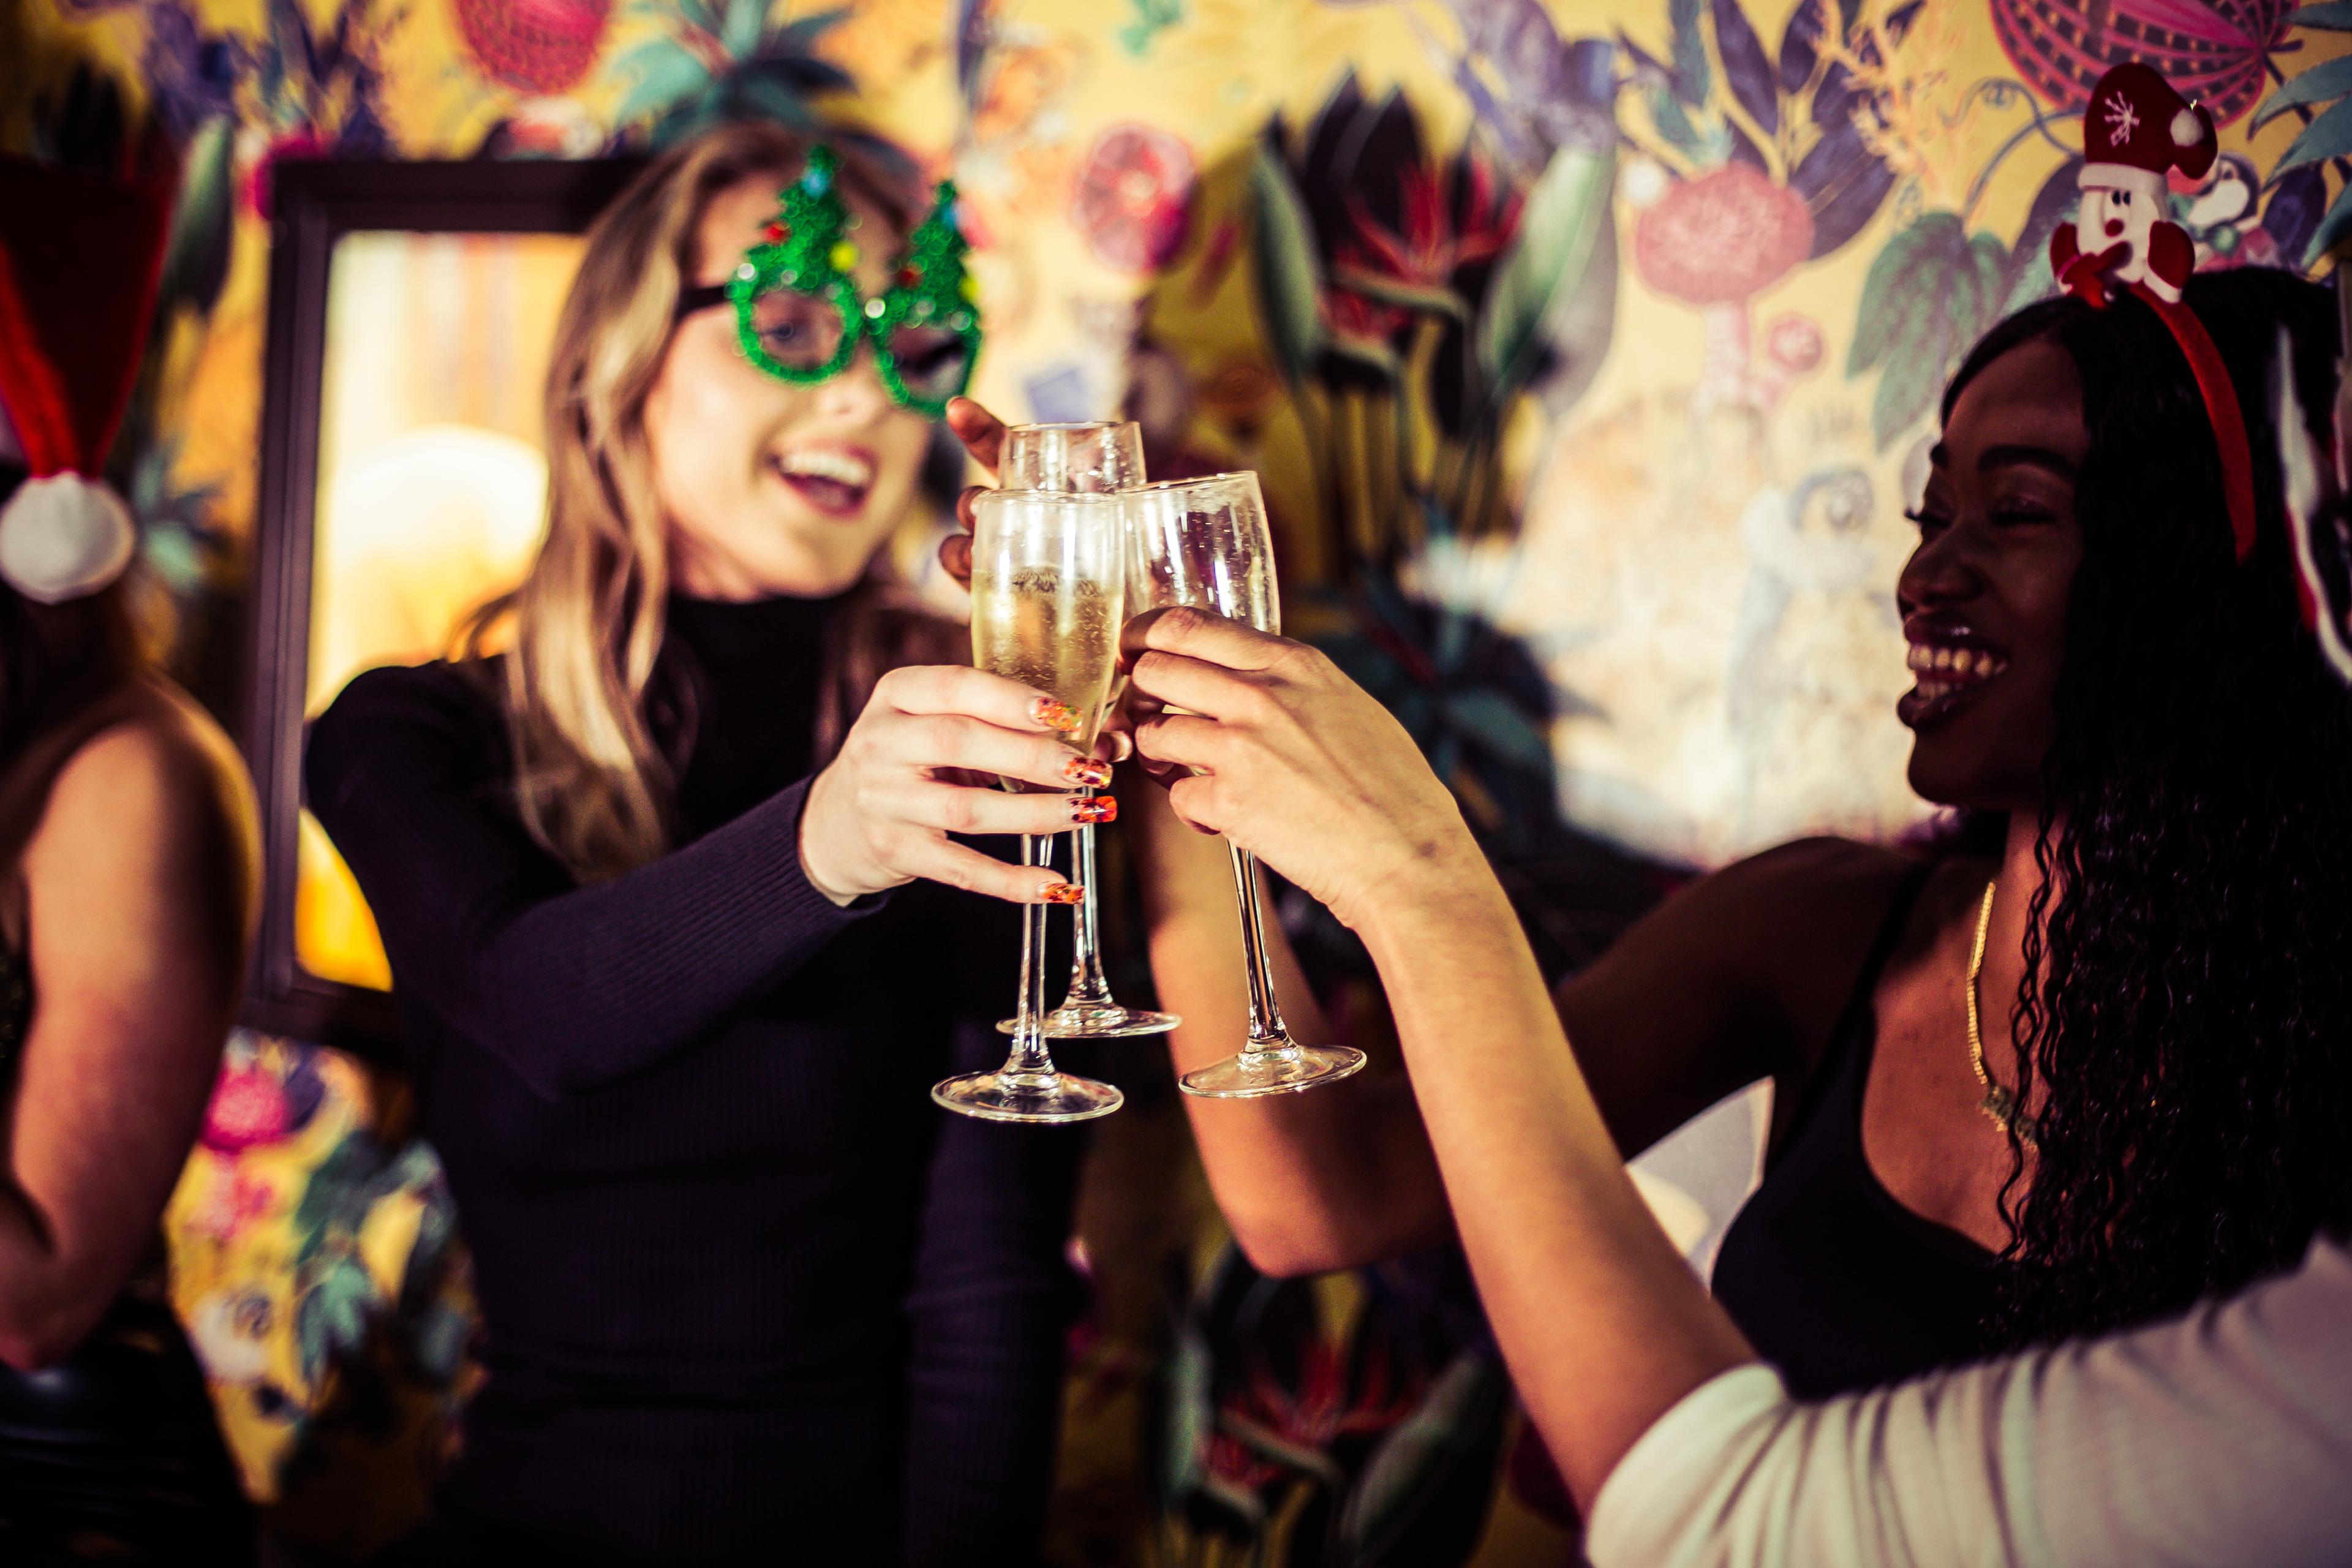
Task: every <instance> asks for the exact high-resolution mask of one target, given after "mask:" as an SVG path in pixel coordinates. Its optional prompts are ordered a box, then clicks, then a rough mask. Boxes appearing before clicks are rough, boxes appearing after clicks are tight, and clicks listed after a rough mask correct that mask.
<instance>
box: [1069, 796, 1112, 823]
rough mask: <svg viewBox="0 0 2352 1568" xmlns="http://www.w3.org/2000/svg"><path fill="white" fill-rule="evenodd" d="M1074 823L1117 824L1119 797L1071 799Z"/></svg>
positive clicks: (1075, 797)
mask: <svg viewBox="0 0 2352 1568" xmlns="http://www.w3.org/2000/svg"><path fill="white" fill-rule="evenodd" d="M1070 820H1071V821H1072V822H1117V821H1118V796H1117V795H1072V796H1071V797H1070Z"/></svg>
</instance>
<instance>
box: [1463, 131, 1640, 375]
mask: <svg viewBox="0 0 2352 1568" xmlns="http://www.w3.org/2000/svg"><path fill="white" fill-rule="evenodd" d="M1616 166H1617V160H1616V155H1615V153H1614V152H1613V151H1599V152H1594V151H1588V150H1587V149H1584V148H1581V147H1563V148H1561V149H1560V150H1559V152H1557V153H1553V154H1552V159H1551V163H1550V164H1549V166H1548V167H1547V168H1546V169H1545V170H1544V172H1543V176H1542V178H1540V179H1538V181H1537V182H1536V184H1535V188H1534V189H1533V190H1531V191H1529V192H1528V198H1527V202H1526V205H1524V206H1522V207H1521V208H1520V211H1519V231H1518V235H1517V237H1516V238H1515V239H1514V240H1513V241H1512V242H1511V247H1510V248H1509V249H1508V250H1507V251H1505V252H1504V253H1503V257H1502V259H1501V261H1500V263H1499V264H1498V265H1497V266H1496V269H1495V275H1494V279H1493V281H1492V282H1491V283H1490V284H1489V285H1488V288H1487V293H1486V303H1485V306H1484V308H1483V309H1482V310H1481V311H1480V313H1479V320H1478V368H1479V371H1480V373H1481V374H1483V375H1484V376H1485V377H1486V385H1487V388H1488V389H1489V390H1488V395H1489V396H1490V397H1491V398H1493V399H1494V400H1495V401H1496V402H1497V403H1499V402H1500V401H1501V400H1502V399H1504V398H1506V397H1507V396H1508V395H1510V394H1511V393H1512V392H1513V391H1515V390H1517V387H1518V385H1519V384H1520V383H1521V382H1522V381H1524V380H1525V379H1526V378H1527V375H1528V373H1529V371H1530V370H1531V369H1532V368H1533V365H1534V362H1535V358H1536V355H1537V353H1538V351H1539V350H1540V349H1541V348H1542V346H1543V343H1544V326H1545V323H1546V322H1547V321H1549V320H1550V319H1551V318H1552V316H1553V314H1554V312H1555V310H1557V309H1558V308H1559V306H1560V305H1562V304H1564V303H1565V302H1566V301H1568V300H1572V299H1573V298H1575V296H1576V294H1577V292H1578V290H1579V289H1581V288H1583V286H1584V283H1585V279H1586V276H1587V274H1588V272H1589V271H1590V269H1591V265H1592V258H1593V255H1594V252H1595V250H1596V248H1597V242H1598V241H1599V239H1600V237H1601V227H1602V226H1603V225H1604V224H1606V223H1607V222H1608V221H1609V216H1610V214H1609V204H1610V202H1611V200H1612V194H1613V191H1614V188H1615V174H1616Z"/></svg>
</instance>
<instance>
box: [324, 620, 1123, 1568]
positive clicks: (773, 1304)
mask: <svg viewBox="0 0 2352 1568" xmlns="http://www.w3.org/2000/svg"><path fill="white" fill-rule="evenodd" d="M833 608H834V606H833V605H832V604H831V603H830V602H824V603H815V602H807V601H797V600H789V599H775V600H765V601H759V602H754V603H750V604H734V605H729V604H714V603H709V602H703V601H694V600H685V599H677V600H673V601H672V602H671V605H670V606H669V627H670V630H669V639H668V642H667V646H666V647H665V649H664V653H663V659H664V664H665V672H666V678H667V679H674V680H676V681H677V682H680V683H681V684H682V687H683V689H687V690H690V691H691V693H692V696H691V699H690V700H689V701H688V702H685V703H680V704H676V705H675V706H677V708H678V709H679V710H680V711H681V712H691V714H692V715H693V717H692V720H691V743H690V749H689V748H688V747H687V746H686V745H684V744H681V745H680V746H678V747H677V748H676V749H677V750H680V751H685V752H687V754H688V761H687V763H686V765H685V768H684V771H683V773H682V775H681V779H680V784H679V788H678V807H679V816H680V819H681V823H682V831H681V832H680V834H679V844H678V847H677V848H675V849H673V850H672V851H671V852H670V853H669V854H667V855H666V856H664V857H663V858H660V859H659V860H656V861H655V862H653V863H652V864H650V865H647V866H645V867H642V868H638V869H637V870H635V871H632V872H630V873H628V874H627V875H625V876H623V877H620V878H618V879H614V880H612V881H609V882H604V883H600V884H595V885H592V886H586V887H583V886H579V885H576V884H575V883H574V882H573V880H572V879H571V878H570V877H569V876H568V875H567V874H566V873H565V871H564V870H563V868H562V867H561V866H560V865H558V864H557V863H556V862H555V861H554V860H553V859H552V858H550V857H549V856H548V855H546V854H545V853H544V852H543V851H541V849H540V848H539V847H538V846H537V845H536V844H535V843H534V842H533V841H532V840H531V838H530V836H529V834H527V833H526V832H525V831H524V830H523V828H522V826H520V822H519V820H518V818H517V816H516V813H515V808H514V805H513V797H512V792H513V770H512V762H511V755H510V751H509V746H508V743H507V741H506V737H505V733H504V730H503V727H502V723H501V721H500V719H499V710H498V704H497V701H496V699H495V697H494V696H493V695H492V693H493V691H494V690H495V686H494V683H493V681H492V680H491V679H490V676H491V674H492V672H489V671H485V670H482V669H468V668H461V667H457V666H452V665H447V664H433V665H426V666H424V667H422V668H403V669H378V670H373V671H370V672H368V673H367V674H364V675H362V676H360V677H359V678H358V679H355V680H353V681H352V683H351V685H350V686H349V687H347V688H346V689H344V691H343V693H342V695H341V696H340V697H339V698H337V699H336V700H335V702H334V704H333V706H331V708H329V709H328V710H327V711H326V712H325V713H323V714H322V715H320V718H319V719H318V721H317V722H316V723H315V724H314V725H313V726H312V728H311V733H310V743H309V751H308V755H307V757H306V759H305V770H306V780H307V784H308V790H309V799H310V807H311V809H312V811H313V812H315V813H316V815H317V816H318V817H319V820H320V822H321V823H323V824H324V825H325V826H326V829H327V832H328V834H329V835H330V836H331V837H332V838H333V839H334V841H335V844H336V847H338V848H339V849H341V852H342V854H343V856H344V858H345V859H346V860H348V861H349V862H350V865H351V867H352V871H353V872H354V873H355V874H356V875H357V877H358V879H359V882H360V886H361V888H362V890H364V891H365V893H366V894H367V898H368V902H369V904H370V906H371V908H372V909H373V911H374V913H375V916H376V919H377V921H378V923H379V925H380V926H381V928H382V931H383V941H384V946H385V949H386V951H387V952H389V954H390V956H391V960H392V969H393V976H394V994H395V997H396V999H397V1001H398V1002H399V1005H400V1006H401V1010H402V1016H403V1018H404V1026H405V1030H406V1037H407V1045H408V1048H409V1050H410V1053H411V1059H412V1062H413V1065H414V1069H415V1079H416V1085H417V1089H418V1094H419V1099H420V1102H421V1106H422V1109H423V1112H424V1120H425V1131H426V1132H427V1135H428V1136H429V1137H430V1138H431V1139H432V1141H433V1142H434V1144H435V1146H436V1148H437V1149H438V1151H439V1152H440V1154H441V1158H442V1160H443V1163H445V1165H446V1168H447V1172H448V1177H449V1183H450V1187H451V1189H452V1191H453V1193H454V1194H455V1195H456V1198H457V1208H458V1215H459V1223H460V1225H461V1226H462V1227H463V1229H464V1231H465V1234H466V1237H467V1241H468V1243H469V1245H470V1247H471V1250H472V1252H473V1255H474V1268H475V1272H476V1283H477V1289H478V1293H479V1296H480V1300H481V1305H482V1311H483V1315H484V1319H485V1321H486V1327H487V1330H488V1333H487V1336H486V1337H487V1347H486V1355H487V1361H488V1373H489V1375H488V1382H487V1384H485V1386H484V1388H483V1390H482V1392H481V1394H479V1395H478V1397H477V1398H476V1399H475V1400H474V1402H473V1404H472V1405H471V1406H470V1407H469V1408H468V1410H467V1415H466V1421H465V1443H464V1450H463V1455H462V1457H461V1458H459V1459H458V1460H457V1464H456V1465H455V1467H454V1468H453V1469H452V1471H451V1473H450V1474H449V1476H448V1477H447V1478H446V1480H445V1482H444V1485H443V1488H442V1491H441V1496H440V1508H441V1510H442V1512H443V1515H444V1518H445V1521H447V1522H448V1523H450V1524H452V1525H454V1526H455V1527H456V1529H457V1530H458V1531H461V1532H466V1533H471V1534H473V1535H474V1536H476V1537H477V1539H478V1542H493V1543H495V1545H496V1547H497V1553H496V1554H498V1555H500V1556H501V1557H502V1558H503V1559H504V1560H517V1559H520V1558H524V1557H530V1556H537V1555H545V1556H549V1557H552V1558H559V1559H563V1560H577V1561H583V1562H600V1563H602V1562H639V1561H656V1560H658V1561H664V1562H751V1561H761V1562H776V1563H836V1562H839V1563H852V1562H854V1563H887V1562H888V1561H891V1560H892V1558H893V1556H894V1554H895V1555H898V1556H899V1557H902V1558H903V1560H905V1561H908V1562H912V1563H945V1562H948V1561H950V1560H952V1561H954V1562H956V1563H994V1562H1013V1561H1021V1560H1024V1559H1025V1558H1026V1557H1028V1556H1030V1555H1032V1554H1034V1540H1035V1535H1036V1532H1037V1529H1038V1526H1039V1523H1040V1521H1041V1519H1042V1516H1043V1512H1044V1507H1045V1493H1046V1489H1047V1486H1048V1482H1049V1479H1050V1473H1051V1465H1052V1448H1053V1442H1054V1432H1055V1414H1056V1410H1057V1407H1058V1404H1059V1399H1060V1373H1061V1336H1062V1332H1063V1330H1064V1327H1065V1324H1066V1321H1067V1316H1068V1308H1069V1305H1070V1300H1071V1285H1070V1280H1069V1277H1068V1274H1067V1270H1066V1266H1065V1264H1064V1263H1063V1261H1062V1248H1063V1244H1064V1240H1065V1237H1066V1234H1067V1229H1068V1224H1069V1210H1070V1196H1071V1191H1072V1186H1073V1183H1074V1178H1075V1171H1076V1152H1077V1139H1078V1134H1077V1132H1076V1130H1072V1129H1051V1128H1032V1127H1008V1126H1003V1125H995V1124H991V1123H985V1122H980V1121H969V1120H967V1119H965V1118H962V1117H959V1116H954V1115H950V1114H949V1113H947V1112H944V1111H941V1110H938V1109H937V1108H935V1107H934V1106H933V1105H932V1104H931V1103H930V1101H929V1096H928V1090H929V1086H930V1084H931V1083H932V1082H933V1081H934V1080H936V1079H939V1078H941V1077H943V1076H945V1075H946V1074H948V1073H950V1072H960V1071H967V1070H971V1069H973V1068H980V1067H982V1066H993V1065H994V1064H995V1063H996V1062H997V1061H1000V1060H1001V1059H1002V1058H1003V1053H1004V1044H1003V1039H1002V1037H999V1036H997V1035H996V1034H995V1033H994V1031H993V1029H992V1020H993V1019H994V1018H995V1017H997V1016H1000V1015H1001V1014H1002V1013H1003V1011H1005V1010H1006V1008H1007V1007H1008V1006H1009V1005H1010V1004H1011V1002H1012V1000H1013V992H1014V991H1015V989H1016V966H1017V963H1018V939H1017V930H1018V928H1017V924H1016V920H1015V917H1014V915H1013V911H1012V910H1010V909H1009V908H1008V907H1007V906H1004V905H1001V904H994V903H992V902H991V901H989V900H981V899H977V898H974V897H971V896H970V895H964V894H958V893H953V892H950V891H948V890H946V889H940V888H937V887H932V886H929V885H921V884H919V885H916V886H913V887H909V888H906V889H899V890H898V891H897V892H894V893H891V894H889V895H887V896H885V897H883V898H880V899H869V900H860V902H859V904H858V905H856V906H853V907H852V908H851V909H848V910H844V909H840V908H837V907H836V906H835V904H834V903H833V902H832V901H831V900H828V899H827V898H826V897H825V896H824V894H822V893H820V892H818V891H817V890H816V889H814V888H812V887H811V886H810V885H809V883H808V880H807V878H806V877H805V876H804V875H803V872H802V870H801V864H800V855H799V849H798V837H799V826H800V816H801V804H802V796H803V791H804V790H805V788H806V782H807V776H808V774H809V773H810V769H811V743H812V742H811V737H812V731H813V728H814V707H815V700H816V689H817V669H818V663H819V655H820V651H821V647H822V644H823V641H824V629H825V625H826V622H827V620H828V618H829V616H830V615H831V613H832V611H833Z"/></svg>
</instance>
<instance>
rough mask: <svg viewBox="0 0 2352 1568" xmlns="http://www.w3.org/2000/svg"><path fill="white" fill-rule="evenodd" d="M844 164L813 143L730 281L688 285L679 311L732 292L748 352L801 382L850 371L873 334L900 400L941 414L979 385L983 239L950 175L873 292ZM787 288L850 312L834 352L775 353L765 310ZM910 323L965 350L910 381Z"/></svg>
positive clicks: (784, 377) (840, 316)
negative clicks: (963, 226) (960, 216)
mask: <svg viewBox="0 0 2352 1568" xmlns="http://www.w3.org/2000/svg"><path fill="white" fill-rule="evenodd" d="M839 171H840V160H839V159H838V158H837V157H836V156H835V153H834V151H833V149H832V148H830V147H827V146H824V145H822V144H820V145H818V146H817V147H814V148H813V149H811V150H810V153H809V159H808V167H807V168H806V169H805V170H804V171H803V173H802V174H801V177H800V178H799V179H798V180H795V181H794V182H793V184H790V185H787V186H785V187H784V189H783V190H782V192H781V193H780V194H779V195H778V198H777V204H778V207H779V211H778V214H777V216H776V217H775V218H774V220H772V222H770V223H769V225H768V226H767V230H766V238H765V243H763V244H761V245H757V246H754V247H751V249H750V250H748V251H746V252H744V254H743V260H742V263H741V265H740V266H738V267H737V268H735V271H734V274H733V276H731V277H730V278H729V279H728V280H727V281H726V282H724V283H711V284H703V285H700V286H698V287H696V288H692V289H685V290H683V291H681V292H680V294H679V296H678V302H677V318H678V319H679V320H683V319H685V318H686V317H687V316H689V315H692V314H693V313H695V312H696V311H698V310H707V309H709V307H711V306H713V305H716V304H718V303H719V301H720V300H727V301H730V302H731V303H732V304H733V305H734V307H735V341H736V346H737V348H738V349H739V350H740V352H741V353H742V355H743V357H744V358H745V359H746V360H748V361H750V362H751V363H752V364H753V365H754V366H756V367H758V368H759V369H760V370H761V371H763V372H765V373H766V374H769V375H772V376H774V377H775V378H776V379H777V380H779V381H785V382H791V383H793V384H795V385H801V386H807V385H813V384H816V383H818V382H824V381H830V380H832V379H833V378H834V377H835V376H836V375H839V374H841V373H842V372H843V371H844V370H846V369H847V368H848V367H849V362H850V361H851V360H853V359H855V358H856V355H857V344H858V342H859V341H860V340H861V339H866V340H870V341H871V342H873V344H874V358H875V361H876V363H877V365H878V366H879V367H880V370H881V374H882V384H883V386H884V388H885V389H886V390H887V392H888V393H889V395H890V399H891V401H892V402H894V403H896V404H898V405H899V406H900V407H902V408H909V409H912V410H914V411H915V412H916V413H919V414H921V415H923V416H926V417H928V418H932V419H937V418H939V417H940V416H941V415H943V414H944V413H945V412H946V411H947V405H948V403H949V401H950V399H952V398H954V397H957V396H959V395H961V393H962V392H963V390H964V388H965V387H966V386H968V385H969V384H971V369H972V364H973V363H974V362H975V361H976V360H978V359H979V357H980V345H981V339H982V328H981V317H980V302H979V296H980V289H979V286H978V284H977V282H976V281H975V279H973V278H972V277H971V274H970V273H969V272H967V271H966V270H965V269H964V264H963V258H964V256H965V254H966V252H967V251H969V250H970V249H971V247H970V246H969V245H968V244H967V243H966V242H965V240H964V237H963V235H962V233H961V230H960V229H959V228H958V227H957V226H956V193H955V185H954V184H953V183H952V182H950V181H946V180H942V181H940V184H939V187H938V190H937V192H936V193H935V195H934V196H933V199H932V203H931V210H930V212H929V214H928V215H927V216H925V217H924V219H923V221H922V222H921V223H920V224H918V225H917V226H916V227H915V231H914V233H912V234H911V235H909V236H908V239H907V249H906V251H905V253H904V254H903V255H902V256H901V257H900V258H899V259H898V266H897V267H896V268H894V269H893V272H892V281H891V284H890V287H889V288H888V289H887V290H886V291H884V292H883V293H881V294H878V295H876V296H874V297H873V298H871V299H866V298H863V297H862V296H861V295H860V294H859V292H858V288H857V282H856V279H855V278H854V277H852V276H851V273H852V270H853V269H854V268H856V265H857V262H858V259H859V258H858V250H857V246H856V242H854V241H853V240H851V239H850V238H849V237H848V231H849V226H850V223H851V217H850V213H849V207H848V205H847V204H846V203H845V202H844V201H843V200H842V196H841V191H840V184H839ZM780 291H782V292H786V293H789V294H791V295H793V296H797V297H799V298H800V299H802V300H809V301H814V302H816V303H818V304H820V305H823V306H824V307H826V308H828V309H829V310H830V311H831V312H832V313H833V315H834V317H835V320H836V321H838V323H839V327H840V332H841V335H840V339H839V341H838V342H836V343H835V345H834V347H833V350H832V352H831V353H830V354H829V355H827V356H826V357H824V359H823V360H822V361H820V362H818V363H797V364H796V363H790V362H788V361H786V360H783V359H780V358H778V357H777V356H776V355H775V354H774V353H771V352H770V348H769V343H768V342H767V334H768V332H770V331H775V330H778V329H777V328H776V327H775V326H772V325H764V324H763V323H762V322H761V309H762V301H763V300H773V299H775V298H777V297H778V295H779V293H780ZM908 330H912V331H917V332H921V333H927V334H930V337H929V343H930V346H931V347H932V349H933V350H934V351H935V352H936V353H940V354H942V355H944V354H946V353H948V351H949V349H950V347H952V349H953V351H954V357H953V358H952V359H942V360H941V361H940V366H939V368H938V369H937V371H936V372H935V373H934V374H930V375H929V376H928V377H924V376H921V375H917V376H916V377H914V378H912V379H910V377H909V374H908V365H907V364H906V363H903V362H902V359H901V351H900V342H901V339H900V334H901V333H902V332H904V331H908Z"/></svg>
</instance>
